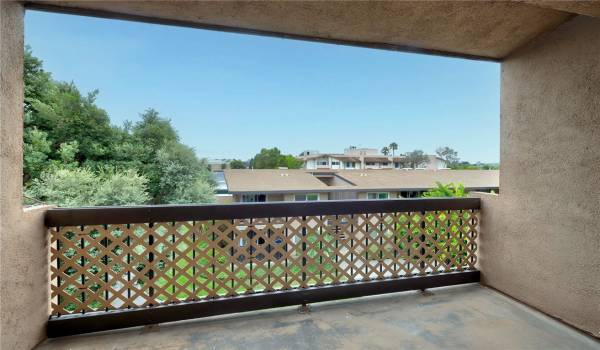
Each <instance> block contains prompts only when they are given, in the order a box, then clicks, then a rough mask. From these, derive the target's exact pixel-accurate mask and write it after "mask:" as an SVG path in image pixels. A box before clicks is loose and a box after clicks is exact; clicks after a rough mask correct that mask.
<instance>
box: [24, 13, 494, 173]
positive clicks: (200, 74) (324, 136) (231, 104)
mask: <svg viewBox="0 0 600 350" xmlns="http://www.w3.org/2000/svg"><path fill="white" fill-rule="evenodd" d="M25 41H26V43H27V44H28V45H30V46H31V47H32V49H33V53H34V55H36V56H37V57H39V58H41V59H42V60H43V61H44V66H45V68H46V70H48V71H50V72H52V74H53V76H54V78H55V79H57V80H66V81H73V82H75V84H76V85H77V86H78V87H79V88H80V89H81V90H82V92H88V91H91V90H94V89H99V90H100V95H99V97H98V100H97V103H98V105H99V106H101V107H102V108H104V109H105V110H106V111H107V112H108V113H109V115H110V117H111V119H112V121H113V123H114V124H118V125H121V124H122V122H123V121H124V120H132V121H136V120H138V119H139V114H140V113H141V112H143V111H144V110H145V109H147V108H149V107H152V108H155V109H156V110H158V111H159V112H160V114H161V115H162V116H163V117H167V118H169V119H171V121H172V123H173V125H174V126H175V128H176V129H177V130H178V131H179V133H180V136H181V139H182V141H183V142H184V143H186V144H188V145H190V146H192V147H194V149H195V150H196V152H197V153H198V155H199V156H201V157H209V158H241V159H248V158H250V157H252V156H253V155H254V154H255V153H256V152H258V151H259V150H260V148H262V147H274V146H276V147H279V148H280V149H281V150H282V151H284V152H286V153H292V154H298V153H299V152H301V151H302V150H305V149H316V150H320V151H323V152H341V151H342V150H343V148H344V147H347V146H349V145H356V146H362V147H376V148H381V147H382V146H385V145H387V144H389V143H390V142H392V141H395V142H396V143H398V145H399V150H400V151H402V152H404V151H410V150H414V149H422V150H424V151H425V152H427V153H432V152H434V151H435V149H436V148H437V147H438V146H450V147H452V148H454V149H456V150H457V151H458V153H459V156H460V157H461V159H464V160H468V161H472V162H475V161H483V162H497V161H498V159H499V124H500V117H499V113H500V106H499V105H500V101H499V96H500V66H499V64H496V63H489V62H478V61H469V60H462V59H453V58H443V57H435V56H427V55H416V54H407V53H399V52H392V51H383V50H373V49H364V48H356V47H349V46H341V45H330V44H319V43H311V42H303V41H296V40H286V39H278V38H269V37H260V36H252V35H242V34H231V33H222V32H214V31H205V30H198V29H189V28H179V27H170V26H161V25H151V24H145V23H134V22H125V21H114V20H105V19H96V18H89V17H78V16H69V15H59V14H49V13H43V12H34V11H29V12H27V14H26V22H25Z"/></svg>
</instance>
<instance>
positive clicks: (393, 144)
mask: <svg viewBox="0 0 600 350" xmlns="http://www.w3.org/2000/svg"><path fill="white" fill-rule="evenodd" d="M388 148H389V149H390V151H392V157H393V156H394V151H396V150H397V149H398V144H397V143H395V142H392V143H390V145H389V146H388Z"/></svg>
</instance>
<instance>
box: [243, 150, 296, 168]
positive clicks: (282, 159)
mask: <svg viewBox="0 0 600 350" xmlns="http://www.w3.org/2000/svg"><path fill="white" fill-rule="evenodd" d="M250 166H251V167H252V168H253V169H277V168H279V167H285V168H288V169H299V168H301V167H302V161H301V160H299V159H298V158H296V157H294V156H293V155H291V154H282V153H281V151H280V150H279V148H277V147H273V148H263V149H261V150H260V152H259V153H258V154H256V155H255V156H254V158H252V159H251V160H250Z"/></svg>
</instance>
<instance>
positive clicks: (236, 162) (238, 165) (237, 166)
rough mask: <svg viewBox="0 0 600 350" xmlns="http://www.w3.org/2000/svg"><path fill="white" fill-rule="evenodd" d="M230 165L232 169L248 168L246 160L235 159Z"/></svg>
mask: <svg viewBox="0 0 600 350" xmlns="http://www.w3.org/2000/svg"><path fill="white" fill-rule="evenodd" d="M229 167H230V168H231V169H246V162H244V161H241V160H239V159H233V160H232V161H231V162H229Z"/></svg>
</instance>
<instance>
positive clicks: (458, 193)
mask: <svg viewBox="0 0 600 350" xmlns="http://www.w3.org/2000/svg"><path fill="white" fill-rule="evenodd" d="M422 196H423V197H429V198H433V197H466V196H467V192H466V191H465V186H464V185H463V184H461V183H459V184H457V185H455V184H453V183H449V184H446V185H444V184H442V183H441V182H438V181H436V187H435V188H432V189H430V190H429V191H427V192H425V193H423V195H422Z"/></svg>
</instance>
